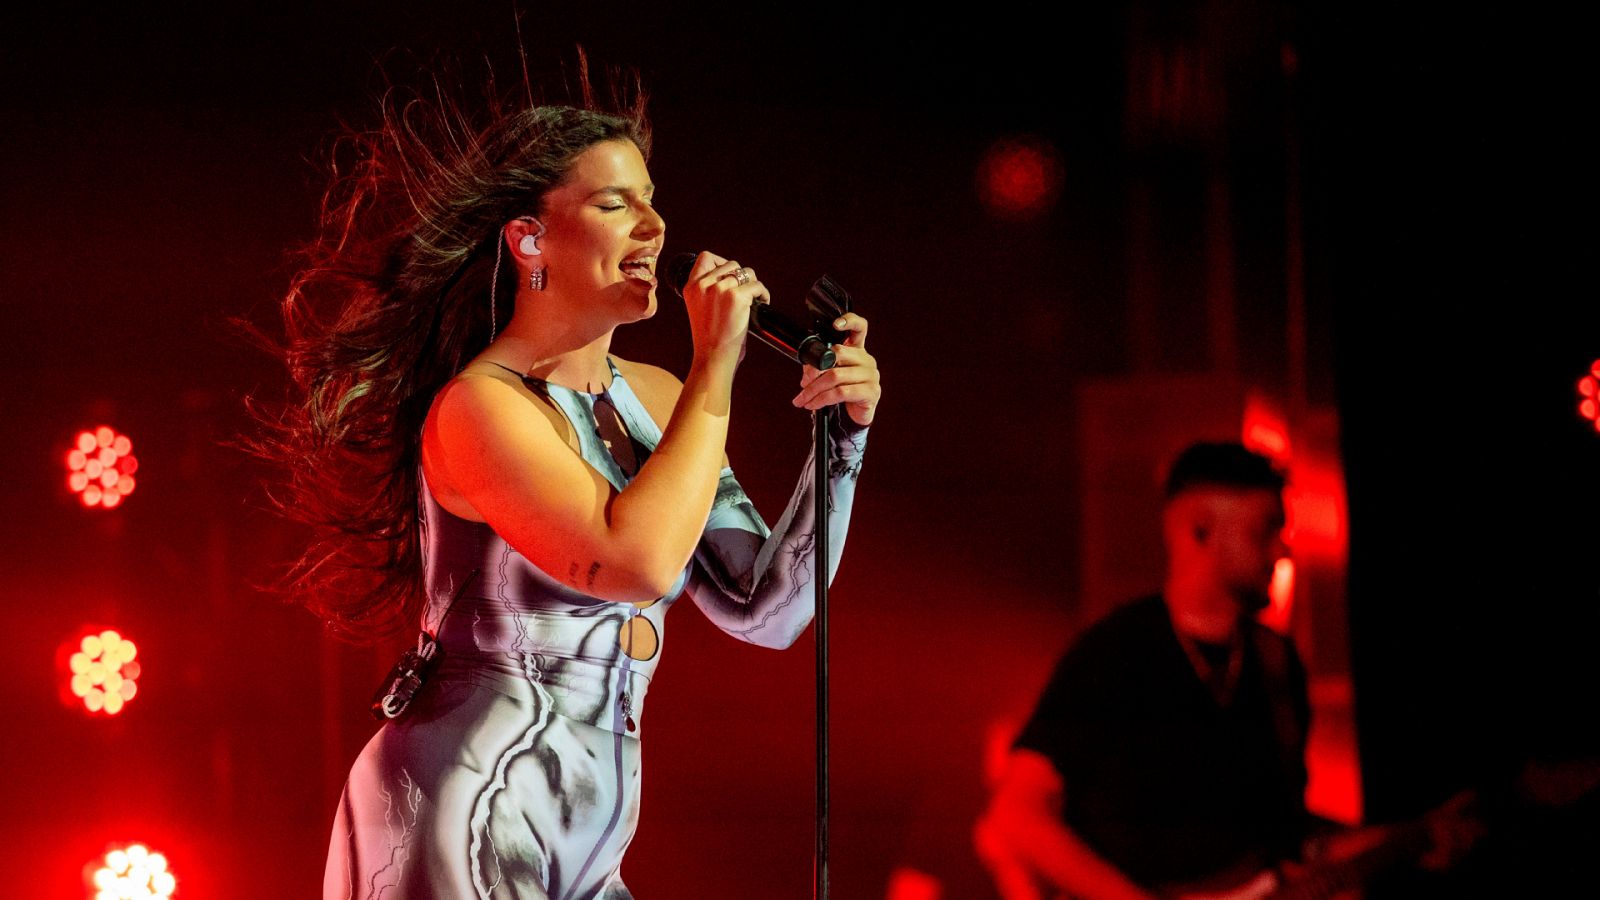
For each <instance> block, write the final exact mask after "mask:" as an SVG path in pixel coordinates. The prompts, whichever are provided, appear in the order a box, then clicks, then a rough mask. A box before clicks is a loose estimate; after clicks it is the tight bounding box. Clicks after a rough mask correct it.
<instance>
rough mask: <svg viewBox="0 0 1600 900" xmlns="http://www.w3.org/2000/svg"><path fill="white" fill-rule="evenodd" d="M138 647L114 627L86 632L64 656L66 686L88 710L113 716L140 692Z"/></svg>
mask: <svg viewBox="0 0 1600 900" xmlns="http://www.w3.org/2000/svg"><path fill="white" fill-rule="evenodd" d="M138 655H139V648H138V647H137V646H135V645H134V643H133V641H130V640H128V639H127V638H125V637H123V636H122V635H121V634H119V633H117V632H116V631H115V630H113V629H110V628H107V629H106V630H104V631H101V632H99V633H97V634H86V635H84V636H83V638H82V639H81V640H80V641H78V644H77V650H76V651H75V652H73V653H72V654H71V655H70V656H68V657H67V679H68V681H67V687H68V689H69V690H70V691H71V692H72V696H74V697H77V698H78V699H79V700H80V701H81V702H82V703H83V708H84V709H86V710H88V711H89V712H90V713H105V714H106V715H108V716H114V715H116V714H118V713H120V712H122V710H123V707H125V706H127V704H128V702H129V701H131V700H132V699H133V698H134V697H135V696H136V695H138V693H139V685H138V678H139V671H140V666H139V662H138V660H137V659H135V657H137V656H138Z"/></svg>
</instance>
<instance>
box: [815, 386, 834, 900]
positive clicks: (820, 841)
mask: <svg viewBox="0 0 1600 900" xmlns="http://www.w3.org/2000/svg"><path fill="white" fill-rule="evenodd" d="M837 414H838V413H837V411H836V409H835V407H832V406H824V407H823V408H821V409H819V410H817V415H816V418H815V420H814V425H815V430H816V434H815V440H816V445H815V451H814V456H815V459H816V478H815V483H816V486H817V487H816V490H815V491H814V497H813V500H814V501H815V504H816V512H815V519H816V528H817V532H816V534H817V536H816V539H815V540H813V541H812V544H811V549H812V554H813V558H814V560H815V562H814V565H813V569H812V570H813V571H814V572H815V573H816V583H815V588H816V612H815V618H816V623H817V624H816V630H817V845H816V863H815V875H816V884H815V885H814V886H813V888H812V896H813V897H814V898H816V900H827V897H828V507H829V506H830V505H831V504H830V503H829V502H828V501H829V499H830V497H829V494H830V491H829V485H828V469H829V466H830V464H831V460H830V459H829V456H830V451H831V450H832V448H833V442H832V440H831V439H830V438H829V436H828V426H829V424H830V423H831V422H832V421H833V417H834V416H835V415H837Z"/></svg>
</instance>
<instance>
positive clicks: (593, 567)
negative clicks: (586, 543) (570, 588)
mask: <svg viewBox="0 0 1600 900" xmlns="http://www.w3.org/2000/svg"><path fill="white" fill-rule="evenodd" d="M598 574H600V562H599V560H596V561H595V562H593V563H591V564H590V565H589V581H588V583H587V586H588V587H594V577H595V576H596V575H598Z"/></svg>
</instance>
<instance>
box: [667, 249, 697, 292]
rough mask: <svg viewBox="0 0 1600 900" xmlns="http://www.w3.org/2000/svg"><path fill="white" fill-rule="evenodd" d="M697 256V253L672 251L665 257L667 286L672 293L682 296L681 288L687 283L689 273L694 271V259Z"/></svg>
mask: <svg viewBox="0 0 1600 900" xmlns="http://www.w3.org/2000/svg"><path fill="white" fill-rule="evenodd" d="M699 258H700V254H698V253H674V254H672V256H670V257H668V258H667V267H666V270H665V271H666V281H667V287H670V288H672V292H673V293H674V294H677V295H678V296H679V297H682V296H683V289H684V288H685V287H686V286H687V285H688V284H689V273H690V272H693V271H694V261H695V260H697V259H699Z"/></svg>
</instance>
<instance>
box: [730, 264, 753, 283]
mask: <svg viewBox="0 0 1600 900" xmlns="http://www.w3.org/2000/svg"><path fill="white" fill-rule="evenodd" d="M732 275H733V280H734V281H737V282H738V283H739V286H740V287H743V286H745V285H747V284H749V283H750V271H749V270H748V269H746V268H745V267H744V266H740V267H739V268H737V269H734V270H733V272H732Z"/></svg>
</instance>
